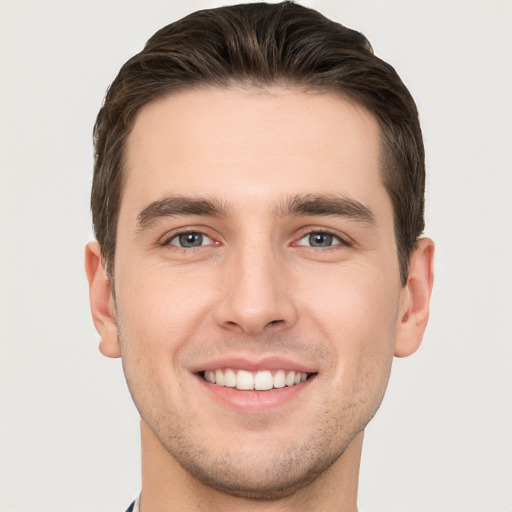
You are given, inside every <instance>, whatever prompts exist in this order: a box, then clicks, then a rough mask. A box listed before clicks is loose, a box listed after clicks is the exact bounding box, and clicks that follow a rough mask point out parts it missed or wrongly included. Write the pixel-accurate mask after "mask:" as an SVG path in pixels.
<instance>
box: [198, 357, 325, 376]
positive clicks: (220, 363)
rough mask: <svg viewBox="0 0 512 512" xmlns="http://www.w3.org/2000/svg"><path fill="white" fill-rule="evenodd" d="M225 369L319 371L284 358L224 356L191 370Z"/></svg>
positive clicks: (308, 365)
mask: <svg viewBox="0 0 512 512" xmlns="http://www.w3.org/2000/svg"><path fill="white" fill-rule="evenodd" d="M224 368H232V369H234V370H246V371H249V372H254V371H258V370H288V371H296V372H304V373H316V372H317V371H318V370H317V369H316V368H315V367H314V366H313V365H312V364H308V363H304V362H299V361H293V360H292V359H290V358H288V357H283V356H263V357H261V356H259V357H258V356H240V355H237V356H224V357H219V358H214V359H209V360H208V361H205V362H204V363H199V364H197V365H194V367H192V368H191V371H192V372H193V373H199V372H203V371H214V370H219V369H224Z"/></svg>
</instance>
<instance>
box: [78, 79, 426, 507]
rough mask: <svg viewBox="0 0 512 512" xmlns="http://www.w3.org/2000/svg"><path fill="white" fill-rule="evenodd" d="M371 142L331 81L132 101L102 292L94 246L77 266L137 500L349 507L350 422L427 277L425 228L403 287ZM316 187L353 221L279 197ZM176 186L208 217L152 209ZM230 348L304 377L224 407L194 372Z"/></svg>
mask: <svg viewBox="0 0 512 512" xmlns="http://www.w3.org/2000/svg"><path fill="white" fill-rule="evenodd" d="M380 151H381V146H380V132H379V126H378V123H377V122H376V120H375V119H374V117H373V116H372V115H371V114H370V113H368V112H367V111H366V110H365V109H364V108H362V107H360V106H358V105H355V104H354V103H351V102H349V101H347V100H346V99H343V98H340V97H338V96H334V95H331V94H312V93H305V92H301V91H299V90H297V89H292V88H273V89H266V90H249V89H242V88H229V89H204V90H195V91H188V92H181V93H179V94H175V95H171V96H168V97H165V98H163V99H158V100H155V101H153V102H152V103H150V104H148V105H147V106H145V107H144V108H143V109H142V110H141V111H140V112H139V114H138V117H137V119H136V122H135V125H134V128H133V131H132V133H131V134H130V136H129V139H128V144H127V168H126V172H127V180H126V184H125V188H124V190H123V194H122V201H121V208H120V215H119V224H118V231H117V251H116V257H115V298H116V300H115V301H114V299H113V294H112V292H113V289H112V287H113V286H114V284H113V283H112V282H111V281H109V279H108V278H107V276H106V274H105V270H104V267H103V262H102V258H101V251H100V248H99V246H98V244H97V243H96V242H91V243H90V244H89V245H88V246H87V249H86V270H87V275H88V278H89V283H90V295H91V309H92V314H93V318H94V321H95V325H96V328H97V330H98V332H99V333H100V336H101V342H100V349H101V351H102V352H103V354H105V355H107V356H109V357H119V356H121V357H122V359H123V367H124V371H125V375H126V378H127V382H128V385H129V388H130V391H131V393H132V396H133V399H134V402H135V404H136V406H137V408H138V410H139V412H140V415H141V433H142V460H143V486H142V495H141V509H142V511H143V512H152V511H157V510H160V511H162V510H165V511H171V510H180V511H184V510H185V511H195V510H203V509H205V508H208V506H209V505H211V503H215V504H216V506H223V507H225V509H227V510H238V511H243V510H297V507H298V509H299V510H304V509H306V508H307V510H312V511H314V510H339V511H354V510H357V504H356V501H357V478H358V471H359V462H360V456H361V448H362V438H363V431H364V428H365V426H366V424H367V423H368V421H369V420H370V419H371V418H372V416H373V415H374V413H375V412H376V410H377V408H378V406H379V404H380V402H381V399H382V397H383V394H384V391H385V388H386V385H387V382H388V378H389V374H390V369H391V363H392V359H393V356H394V355H396V356H407V355H409V354H411V353H413V352H414V351H415V350H416V349H417V348H418V346H419V344H420V343H421V339H422V336H423V333H424V330H425V327H426V324H427V320H428V312H429V299H430V293H431V288H432V280H433V270H432V258H433V243H432V241H431V240H429V239H426V238H425V239H421V240H420V241H419V243H418V248H417V250H416V251H415V253H414V254H413V255H412V258H411V264H410V274H409V279H408V282H407V284H406V286H404V287H402V286H401V284H400V274H399V266H398V257H397V251H396V241H395V236H394V231H393V211H392V206H391V202H390V199H389V196H388V194H387V192H386V190H385V188H384V186H383V185H382V182H381V180H380V171H379V160H380ZM313 196H314V197H315V200H316V201H317V203H318V204H324V205H325V204H326V202H329V201H331V202H332V201H334V202H335V203H336V204H338V203H339V202H340V200H341V202H342V203H343V204H345V205H346V203H347V200H348V201H349V202H350V204H356V205H358V206H361V207H362V208H363V210H364V212H366V213H369V216H366V217H365V216H364V215H362V214H361V212H360V211H359V213H356V214H350V215H349V214H348V213H347V211H346V209H345V210H342V211H340V212H338V213H337V214H332V213H331V214H328V215H326V214H322V213H314V212H311V211H310V210H308V209H307V208H306V210H307V211H306V213H304V212H303V211H302V212H298V211H296V210H294V209H293V208H292V207H290V203H292V204H297V202H301V201H302V203H304V200H305V198H311V197H313ZM176 197H179V198H180V200H181V201H182V200H183V199H186V200H187V201H189V200H191V199H192V200H194V199H201V200H209V201H210V202H213V203H215V205H217V206H218V207H219V208H218V210H220V211H216V212H215V213H214V214H211V212H210V213H204V212H202V213H195V214H190V213H187V214H180V215H175V214H173V215H168V214H166V215H162V209H160V213H159V214H158V215H157V214H155V211H152V210H151V205H152V204H153V205H154V203H155V201H162V200H166V199H167V200H168V199H169V198H171V201H167V202H166V203H165V205H167V206H168V205H169V204H171V206H172V207H173V208H175V206H176ZM293 200H295V203H293ZM160 204H162V203H160ZM287 206H288V208H287ZM148 207H149V209H148ZM141 212H145V214H147V215H146V216H144V215H145V214H142V216H141ZM148 212H149V213H148ZM169 212H170V209H169V208H167V213H169ZM174 213H176V212H174ZM181 230H187V231H188V232H193V233H198V234H203V245H200V246H198V247H191V248H183V247H180V246H179V242H180V240H183V239H180V238H178V235H179V234H180V233H181V232H182V231H181ZM319 232H321V233H328V234H331V235H332V239H331V238H329V237H327V238H325V235H324V238H323V239H322V240H323V241H324V242H325V243H326V244H327V245H326V246H324V247H316V246H312V239H311V237H310V235H311V234H312V233H319ZM314 240H317V239H313V241H314ZM329 244H330V245H329ZM235 358H236V360H237V361H245V362H246V363H247V364H250V362H251V361H252V362H254V361H257V362H258V361H259V362H260V363H258V364H260V365H261V364H265V365H269V364H273V363H272V362H275V361H276V360H277V361H278V362H277V363H276V364H275V366H277V367H278V366H279V364H284V363H280V362H279V361H286V364H288V365H290V366H293V365H295V366H301V367H302V368H307V370H308V371H309V372H310V373H311V375H312V378H310V379H308V381H306V382H305V383H304V384H301V387H300V389H299V390H298V391H297V390H295V392H294V394H293V395H291V398H289V399H286V400H281V401H278V402H277V403H274V404H271V405H270V406H269V405H268V404H260V403H259V402H258V401H257V400H252V399H251V400H252V402H251V400H249V402H248V403H245V402H244V400H245V397H247V396H248V393H249V394H251V396H252V397H255V396H256V395H257V394H258V392H255V391H238V392H236V391H235V392H234V393H233V394H232V395H231V398H230V399H229V400H228V401H227V402H226V401H225V400H223V399H221V398H220V397H219V395H218V394H217V391H218V387H217V388H214V386H215V385H214V384H207V383H205V382H204V380H203V379H202V378H201V376H200V374H199V373H198V372H200V370H201V369H204V368H206V367H207V366H208V365H209V364H213V365H215V364H217V363H216V361H219V360H222V361H225V360H226V359H227V360H229V361H230V362H231V361H233V360H235ZM261 361H263V362H261ZM230 364H231V363H230ZM212 389H213V391H212ZM215 389H216V390H217V391H216V390H215ZM275 391H276V390H273V391H266V392H259V394H260V395H261V396H263V397H269V396H276V395H271V393H275ZM265 393H267V394H266V395H265ZM233 397H234V398H233ZM305 507H306V508H305Z"/></svg>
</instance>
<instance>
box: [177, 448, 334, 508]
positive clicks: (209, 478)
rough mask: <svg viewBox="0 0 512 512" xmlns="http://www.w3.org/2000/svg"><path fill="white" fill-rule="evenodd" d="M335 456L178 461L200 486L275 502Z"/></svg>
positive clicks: (301, 485)
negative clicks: (325, 457)
mask: <svg viewBox="0 0 512 512" xmlns="http://www.w3.org/2000/svg"><path fill="white" fill-rule="evenodd" d="M336 459H337V457H332V456H331V457H330V458H327V459H323V460H317V461H316V464H311V460H310V459H309V460H308V458H306V456H304V458H302V460H301V461H300V462H299V461H297V456H294V457H289V456H287V457H286V458H282V459H278V458H277V457H276V456H273V457H271V458H270V459H267V460H266V461H265V462H264V463H262V462H261V461H259V460H255V459H254V458H253V459H252V460H250V465H249V464H248V463H247V462H248V461H247V459H246V460H245V462H241V461H238V462H237V461H236V460H233V458H232V457H231V456H230V459H226V458H221V459H213V460H212V461H209V462H206V461H203V460H200V459H195V460H194V459H188V460H182V461H178V462H179V463H180V464H181V465H182V467H183V468H184V469H185V470H186V471H187V472H188V473H189V474H190V475H191V476H192V477H194V478H195V479H196V480H197V481H199V482H200V483H201V484H202V485H206V486H207V487H210V488H212V489H215V490H217V491H219V492H221V493H224V494H227V495H230V496H233V497H236V498H245V499H252V500H262V501H265V500H277V499H282V498H286V497H288V496H291V495H293V494H294V493H296V492H297V491H298V490H300V489H302V488H304V487H307V486H308V485H310V484H311V483H312V482H314V481H315V480H316V479H317V478H318V476H319V475H321V474H322V473H323V472H324V471H325V470H326V469H328V467H329V466H331V465H332V464H333V463H334V462H335V460H336ZM305 461H307V463H305Z"/></svg>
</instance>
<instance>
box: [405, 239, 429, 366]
mask: <svg viewBox="0 0 512 512" xmlns="http://www.w3.org/2000/svg"><path fill="white" fill-rule="evenodd" d="M433 283H434V242H432V240H430V239H429V238H421V239H420V240H419V241H418V247H417V248H416V250H415V251H414V252H413V254H412V256H411V260H410V263H409V277H408V279H407V284H406V285H405V286H404V288H403V290H402V296H401V304H400V313H399V317H398V328H397V335H396V340H395V356H397V357H406V356H410V355H411V354H413V353H414V352H416V350H418V348H419V346H420V344H421V340H422V339H423V334H424V333H425V329H426V327H427V322H428V315H429V312H430V295H431V293H432V285H433Z"/></svg>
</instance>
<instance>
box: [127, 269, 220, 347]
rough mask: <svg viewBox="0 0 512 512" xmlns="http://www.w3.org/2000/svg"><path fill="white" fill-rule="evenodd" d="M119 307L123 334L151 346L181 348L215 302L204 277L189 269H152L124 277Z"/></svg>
mask: <svg viewBox="0 0 512 512" xmlns="http://www.w3.org/2000/svg"><path fill="white" fill-rule="evenodd" d="M122 282H123V283H124V288H122V289H119V295H118V296H119V301H118V309H119V316H120V317H121V319H122V322H123V323H122V328H123V336H124V338H125V339H127V338H130V339H135V340H137V341H138V343H140V344H142V345H144V346H146V347H148V348H149V347H151V350H156V351H158V350H159V348H160V349H161V350H169V348H170V347H173V348H174V349H177V348H178V347H179V346H180V345H181V344H182V343H183V342H184V341H186V340H187V339H188V338H189V337H190V335H191V332H192V330H193V329H195V328H197V326H198V321H199V319H200V318H204V317H205V315H206V314H207V311H208V309H209V308H208V304H209V303H210V302H211V298H210V297H209V290H208V289H207V288H206V287H205V286H204V285H202V283H203V282H204V280H203V279H202V278H201V277H200V276H197V275H193V274H190V273H189V272H183V271H181V272H176V271H172V272H171V271H162V269H154V270H149V271H147V272H146V273H144V275H141V274H138V273H132V274H131V276H130V278H129V279H126V278H125V280H124V281H122Z"/></svg>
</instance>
